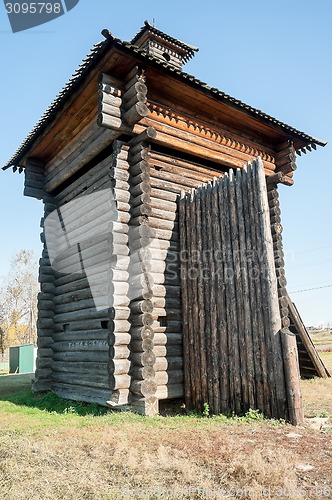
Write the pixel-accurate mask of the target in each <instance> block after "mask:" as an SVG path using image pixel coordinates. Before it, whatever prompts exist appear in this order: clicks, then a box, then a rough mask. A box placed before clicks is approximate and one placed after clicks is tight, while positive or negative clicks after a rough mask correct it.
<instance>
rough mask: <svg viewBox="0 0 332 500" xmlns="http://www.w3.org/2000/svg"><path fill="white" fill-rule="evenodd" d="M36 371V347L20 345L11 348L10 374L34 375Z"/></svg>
mask: <svg viewBox="0 0 332 500" xmlns="http://www.w3.org/2000/svg"><path fill="white" fill-rule="evenodd" d="M34 371H35V346H34V345H33V344H27V345H19V346H14V347H10V348H9V373H32V372H34Z"/></svg>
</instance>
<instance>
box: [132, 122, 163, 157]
mask: <svg viewBox="0 0 332 500" xmlns="http://www.w3.org/2000/svg"><path fill="white" fill-rule="evenodd" d="M156 137H157V132H156V130H155V128H154V127H146V128H144V130H143V131H142V132H141V133H140V134H138V135H136V136H134V137H133V138H132V139H131V140H130V142H129V143H128V145H129V146H130V148H131V150H130V151H132V148H133V147H134V146H135V145H136V144H139V143H141V142H144V141H148V142H149V141H150V140H153V139H156Z"/></svg>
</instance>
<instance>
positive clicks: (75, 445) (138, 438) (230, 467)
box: [0, 376, 332, 500]
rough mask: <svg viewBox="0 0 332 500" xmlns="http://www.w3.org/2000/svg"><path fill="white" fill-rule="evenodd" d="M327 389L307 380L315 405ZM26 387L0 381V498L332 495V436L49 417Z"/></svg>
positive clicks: (160, 420) (224, 425) (114, 417)
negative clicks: (321, 391)
mask: <svg viewBox="0 0 332 500" xmlns="http://www.w3.org/2000/svg"><path fill="white" fill-rule="evenodd" d="M329 382H330V381H325V380H317V381H312V382H308V384H307V385H308V386H309V384H312V386H313V387H315V391H313V393H312V395H311V397H312V401H314V396H313V394H314V392H315V393H316V400H317V393H318V391H319V389H320V388H324V390H327V389H328V386H325V385H324V384H326V383H329ZM29 384H30V377H29V376H14V377H12V378H10V377H0V394H1V395H0V422H1V427H0V498H1V499H2V498H3V499H6V500H7V499H8V500H28V499H29V500H30V499H31V498H34V499H36V500H39V499H40V500H41V499H43V500H44V499H45V500H58V499H63V498H65V499H68V500H71V499H73V500H74V499H75V500H76V499H118V498H134V499H136V498H147V499H154V498H197V499H200V498H222V497H224V498H225V497H226V495H227V497H228V498H243V499H249V498H250V499H259V498H262V492H263V493H264V494H265V497H266V496H268V497H269V498H272V499H274V498H275V499H276V498H280V493H281V492H284V493H286V495H284V497H287V498H291V499H293V498H294V499H296V498H300V495H299V494H298V492H297V489H298V488H302V489H301V490H300V492H301V491H302V493H303V492H306V496H307V497H309V493H310V498H322V497H323V495H322V494H321V490H319V489H318V490H317V491H316V490H315V488H316V487H324V486H325V488H330V490H327V489H326V490H325V491H326V492H327V493H328V492H329V491H330V492H331V495H330V496H327V495H325V497H323V498H331V497H332V482H331V478H332V433H326V432H325V433H323V432H317V431H314V430H311V429H308V428H304V427H302V428H293V427H291V426H289V425H285V424H278V425H277V424H276V423H275V422H268V421H262V420H258V421H246V422H245V421H239V422H236V421H226V420H225V419H224V418H221V417H216V418H197V417H194V416H180V415H178V416H174V417H167V416H164V417H161V416H160V417H156V418H150V419H146V418H144V417H139V416H137V415H133V414H130V413H122V414H119V413H109V414H107V415H103V416H97V417H94V416H91V415H88V416H83V417H81V416H79V415H75V414H67V415H66V414H63V413H60V412H56V411H55V412H53V413H52V412H50V411H43V410H42V409H40V408H36V407H27V406H26V404H24V401H30V400H29V398H31V396H29V391H28V387H29ZM315 384H316V385H315ZM329 387H330V386H329ZM22 388H23V389H22ZM19 391H21V392H19ZM322 397H323V396H322ZM34 398H36V396H34ZM1 399H2V401H1ZM36 401H37V400H36ZM305 401H306V398H305ZM326 401H327V396H326V394H325V400H323V399H322V401H321V402H318V403H317V402H316V407H315V408H316V409H317V408H320V407H321V405H322V407H324V408H326V407H327V406H326ZM68 405H70V403H68ZM315 411H316V410H315ZM281 488H283V490H282V491H281ZM302 498H303V495H302Z"/></svg>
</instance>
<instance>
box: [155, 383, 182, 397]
mask: <svg viewBox="0 0 332 500" xmlns="http://www.w3.org/2000/svg"><path fill="white" fill-rule="evenodd" d="M155 394H156V397H157V398H158V399H178V398H182V397H183V395H184V388H183V384H170V385H162V386H159V387H157V390H156V393H155Z"/></svg>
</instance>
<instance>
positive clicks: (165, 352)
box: [153, 344, 183, 358]
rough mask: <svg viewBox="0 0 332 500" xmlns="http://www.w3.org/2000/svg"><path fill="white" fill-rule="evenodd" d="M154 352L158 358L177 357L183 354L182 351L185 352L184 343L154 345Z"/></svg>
mask: <svg viewBox="0 0 332 500" xmlns="http://www.w3.org/2000/svg"><path fill="white" fill-rule="evenodd" d="M153 352H154V354H155V356H156V358H160V357H163V356H164V357H168V356H169V357H171V358H172V357H177V356H182V353H183V349H182V345H177V344H174V345H165V346H164V345H158V346H156V345H155V346H154V348H153Z"/></svg>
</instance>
